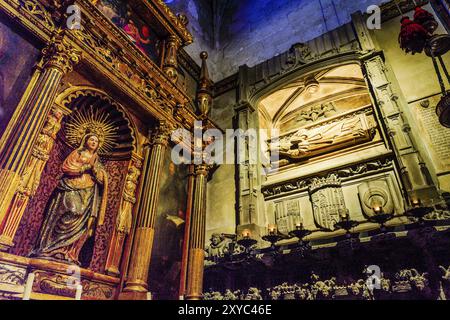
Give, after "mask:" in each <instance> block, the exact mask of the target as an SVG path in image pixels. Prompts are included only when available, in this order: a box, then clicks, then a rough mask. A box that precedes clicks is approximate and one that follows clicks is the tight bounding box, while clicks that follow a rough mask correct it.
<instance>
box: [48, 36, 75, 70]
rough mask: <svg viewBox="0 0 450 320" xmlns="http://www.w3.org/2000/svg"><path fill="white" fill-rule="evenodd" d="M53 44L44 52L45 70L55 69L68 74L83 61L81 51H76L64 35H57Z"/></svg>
mask: <svg viewBox="0 0 450 320" xmlns="http://www.w3.org/2000/svg"><path fill="white" fill-rule="evenodd" d="M50 41H51V43H50V44H49V45H48V46H47V47H46V48H44V49H43V50H42V54H43V57H42V62H41V63H42V66H43V68H54V69H57V70H59V71H60V72H61V73H63V74H66V73H69V72H71V71H72V70H73V67H74V66H75V65H76V64H77V63H78V62H80V60H81V51H80V50H78V49H76V48H75V47H74V46H73V45H72V44H71V43H70V42H69V41H68V39H67V38H66V37H65V36H64V34H62V33H57V34H56V35H55V36H54V37H53V38H52V39H51V40H50Z"/></svg>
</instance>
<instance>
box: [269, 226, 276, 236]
mask: <svg viewBox="0 0 450 320" xmlns="http://www.w3.org/2000/svg"><path fill="white" fill-rule="evenodd" d="M275 230H276V226H274V225H272V224H269V234H271V235H272V234H275Z"/></svg>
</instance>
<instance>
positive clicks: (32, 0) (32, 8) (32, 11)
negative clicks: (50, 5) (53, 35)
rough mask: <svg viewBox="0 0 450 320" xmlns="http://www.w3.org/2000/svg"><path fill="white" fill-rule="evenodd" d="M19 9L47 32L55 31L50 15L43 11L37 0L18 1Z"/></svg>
mask: <svg viewBox="0 0 450 320" xmlns="http://www.w3.org/2000/svg"><path fill="white" fill-rule="evenodd" d="M19 3H20V5H21V8H23V10H24V11H25V12H26V13H27V14H29V15H31V16H33V17H34V18H35V19H36V20H38V21H39V22H40V23H42V24H43V25H44V27H46V28H47V29H48V30H50V31H53V30H55V28H56V26H55V22H54V21H53V19H52V16H51V14H50V13H49V12H48V11H47V10H46V9H45V7H44V6H43V5H42V4H41V3H40V2H39V1H37V0H19Z"/></svg>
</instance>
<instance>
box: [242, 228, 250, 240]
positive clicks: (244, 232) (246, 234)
mask: <svg viewBox="0 0 450 320" xmlns="http://www.w3.org/2000/svg"><path fill="white" fill-rule="evenodd" d="M242 237H244V238H250V230H247V229H245V230H244V231H242Z"/></svg>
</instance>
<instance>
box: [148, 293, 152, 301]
mask: <svg viewBox="0 0 450 320" xmlns="http://www.w3.org/2000/svg"><path fill="white" fill-rule="evenodd" d="M147 300H153V296H152V293H151V292H147Z"/></svg>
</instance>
